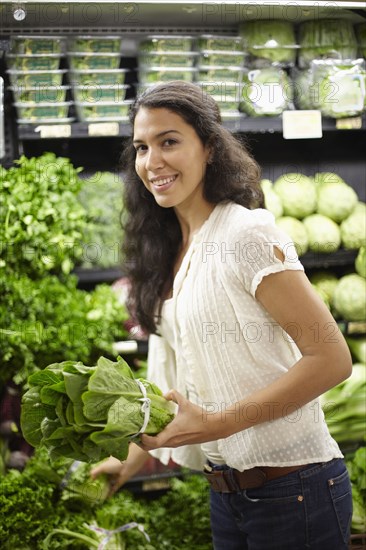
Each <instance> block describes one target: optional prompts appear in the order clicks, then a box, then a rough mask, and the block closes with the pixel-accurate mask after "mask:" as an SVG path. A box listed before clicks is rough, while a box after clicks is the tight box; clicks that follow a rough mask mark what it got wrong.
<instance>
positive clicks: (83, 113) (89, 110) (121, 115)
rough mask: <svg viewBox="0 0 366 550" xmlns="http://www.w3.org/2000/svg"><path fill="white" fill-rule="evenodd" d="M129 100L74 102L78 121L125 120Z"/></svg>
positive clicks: (129, 103) (129, 104)
mask: <svg viewBox="0 0 366 550" xmlns="http://www.w3.org/2000/svg"><path fill="white" fill-rule="evenodd" d="M131 103H132V101H131V100H126V101H125V100H124V101H119V102H117V101H95V102H90V101H82V102H79V101H75V107H76V112H77V115H78V118H79V120H81V121H87V122H89V121H91V122H92V121H93V120H102V119H106V120H127V117H128V111H129V108H130V106H131Z"/></svg>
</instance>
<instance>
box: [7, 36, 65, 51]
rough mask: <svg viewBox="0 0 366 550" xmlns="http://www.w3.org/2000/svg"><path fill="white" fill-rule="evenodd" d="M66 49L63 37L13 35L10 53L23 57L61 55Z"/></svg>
mask: <svg viewBox="0 0 366 550" xmlns="http://www.w3.org/2000/svg"><path fill="white" fill-rule="evenodd" d="M64 47H65V38H64V37H62V36H25V35H24V36H22V35H12V36H11V39H10V51H11V52H12V53H15V54H21V55H39V54H61V53H62V52H63V50H64Z"/></svg>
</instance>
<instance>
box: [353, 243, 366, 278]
mask: <svg viewBox="0 0 366 550" xmlns="http://www.w3.org/2000/svg"><path fill="white" fill-rule="evenodd" d="M355 269H356V271H357V273H358V274H359V275H361V277H364V278H365V279H366V247H365V246H361V248H360V250H359V251H358V254H357V258H356V260H355Z"/></svg>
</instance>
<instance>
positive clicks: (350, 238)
mask: <svg viewBox="0 0 366 550" xmlns="http://www.w3.org/2000/svg"><path fill="white" fill-rule="evenodd" d="M340 228H341V237H342V244H343V246H344V248H347V249H357V248H361V247H362V246H366V209H365V207H364V203H361V202H359V203H358V204H357V205H356V207H355V208H354V210H353V211H352V212H351V214H350V215H349V216H348V217H347V218H346V219H345V220H343V221H342V223H341V226H340Z"/></svg>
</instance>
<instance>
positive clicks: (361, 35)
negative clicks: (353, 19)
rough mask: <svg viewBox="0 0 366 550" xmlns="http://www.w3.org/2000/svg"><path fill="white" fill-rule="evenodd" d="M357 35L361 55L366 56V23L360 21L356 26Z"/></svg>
mask: <svg viewBox="0 0 366 550" xmlns="http://www.w3.org/2000/svg"><path fill="white" fill-rule="evenodd" d="M356 36H357V41H358V48H359V53H360V57H363V58H366V23H360V24H359V25H357V26H356Z"/></svg>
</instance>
